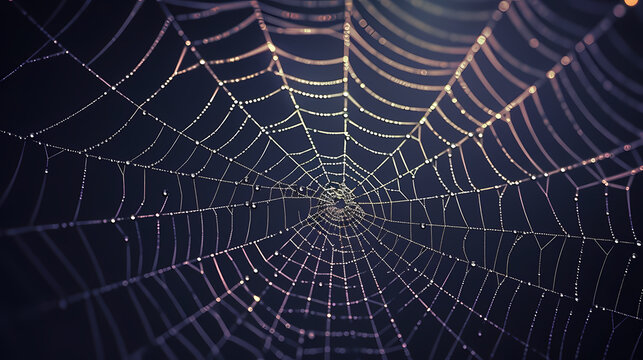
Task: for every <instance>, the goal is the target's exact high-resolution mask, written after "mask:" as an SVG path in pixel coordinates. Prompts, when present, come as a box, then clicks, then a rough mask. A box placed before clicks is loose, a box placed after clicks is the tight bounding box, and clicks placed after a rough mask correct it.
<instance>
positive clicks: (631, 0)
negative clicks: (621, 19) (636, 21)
mask: <svg viewBox="0 0 643 360" xmlns="http://www.w3.org/2000/svg"><path fill="white" fill-rule="evenodd" d="M638 3H639V0H625V5H627V6H634V5H636V4H638Z"/></svg>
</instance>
